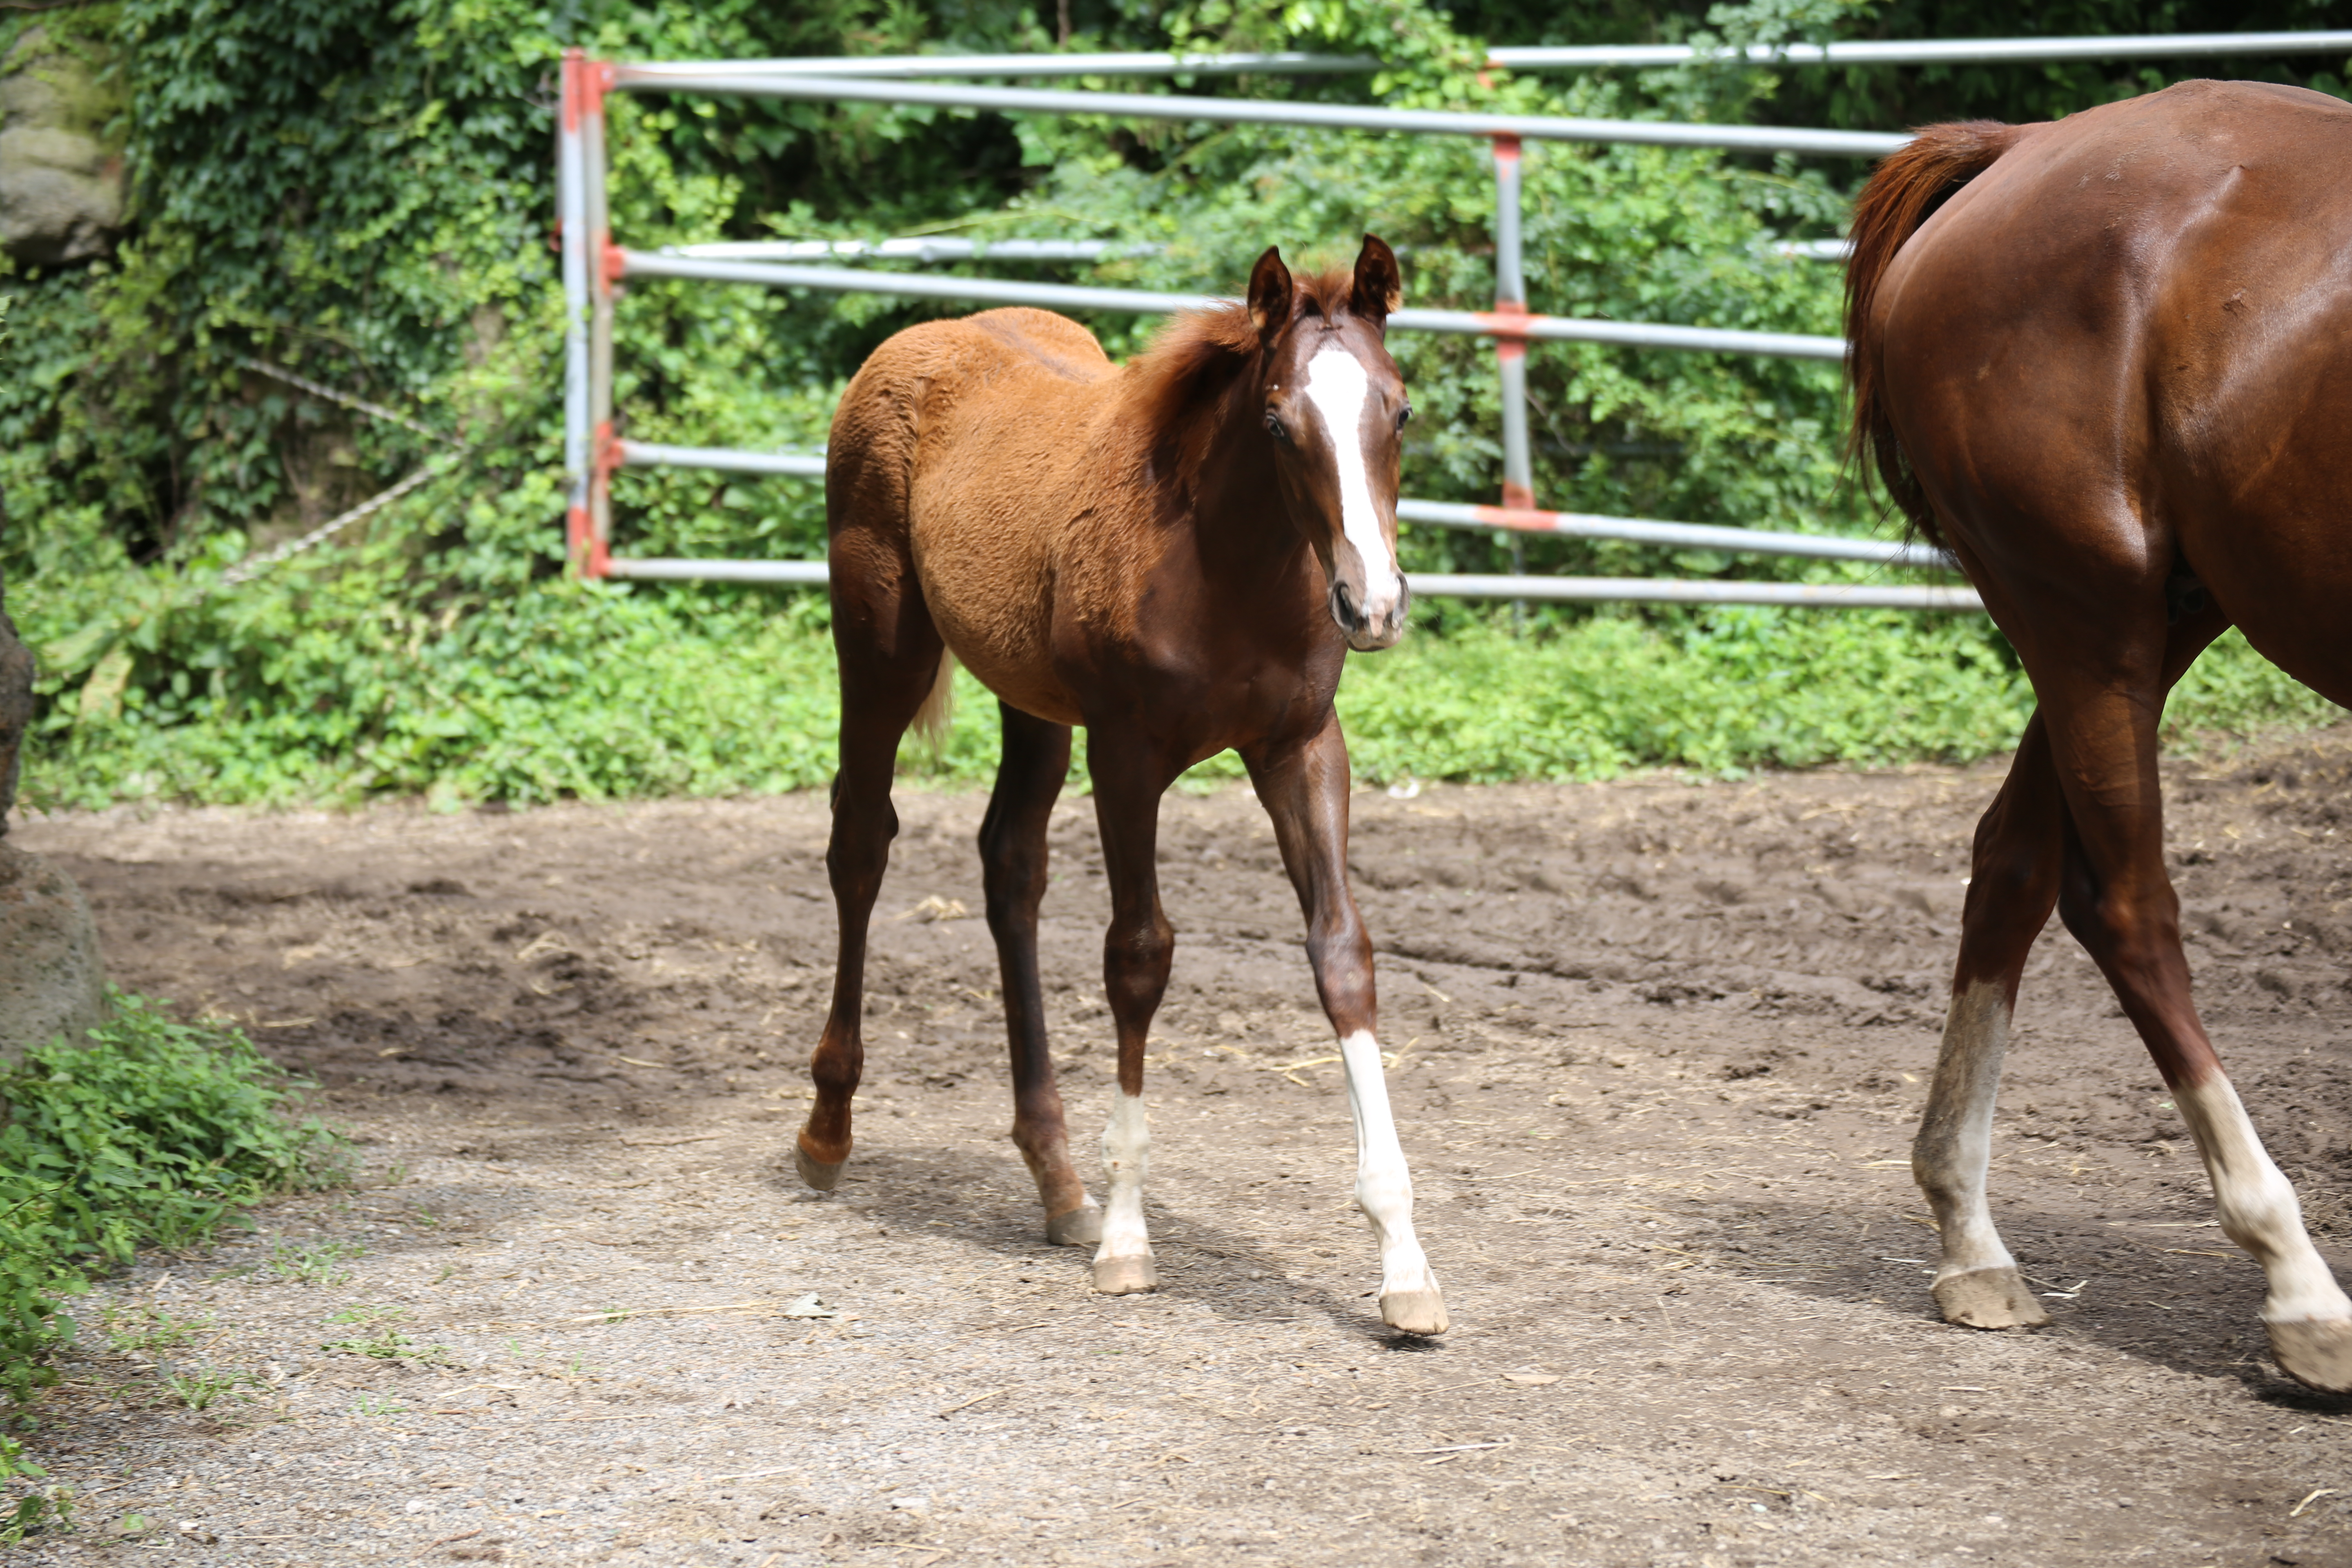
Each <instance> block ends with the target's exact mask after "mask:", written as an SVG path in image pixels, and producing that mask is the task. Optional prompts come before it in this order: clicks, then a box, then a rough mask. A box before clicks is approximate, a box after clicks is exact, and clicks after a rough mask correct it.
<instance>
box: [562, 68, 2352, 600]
mask: <svg viewBox="0 0 2352 1568" xmlns="http://www.w3.org/2000/svg"><path fill="white" fill-rule="evenodd" d="M2336 47H2344V48H2346V49H2347V51H2352V33H2301V34H2223V35H2184V36H2179V37H2172V38H2107V39H1989V40H1957V41H1948V42H1923V43H1901V44H1893V43H1889V44H1880V43H1861V44H1843V43H1841V44H1832V45H1827V46H1821V45H1781V46H1770V47H1766V46H1758V47H1756V48H1755V49H1751V50H1749V51H1748V58H1751V59H1756V60H1768V59H1769V60H1771V61H1775V62H1779V61H1786V62H1789V63H1829V64H1844V63H1855V64H1860V63H1929V62H1938V63H1940V62H1944V61H1959V60H2023V59H2071V58H2165V57H2172V58H2179V57H2183V56H2190V57H2193V56H2199V55H2214V54H2232V53H2234V54H2254V53H2284V52H2300V51H2310V50H2326V49H2334V48H2336ZM1689 58H1694V54H1693V51H1692V50H1691V49H1690V48H1689V47H1687V46H1658V47H1620V48H1604V49H1496V50H1493V51H1491V58H1490V60H1489V64H1490V65H1492V66H1495V67H1498V68H1513V69H1541V68H1589V67H1600V66H1612V65H1662V64H1671V63H1675V62H1676V61H1680V60H1686V59H1689ZM1377 63H1378V62H1375V61H1370V60H1364V59H1357V58H1338V57H1328V56H1312V55H1301V54H1286V55H1223V56H1205V57H1191V58H1184V57H1178V56H1173V55H1158V54H1130V55H1119V56H1106V55H1067V56H1051V55H1042V56H1002V55H1000V56H963V57H940V56H910V57H895V58H878V59H872V60H864V59H861V60H855V61H842V60H832V59H812V60H760V61H735V62H725V61H712V62H677V63H635V64H615V63H613V62H607V61H597V60H591V59H589V58H586V57H585V56H584V54H583V52H582V51H580V50H577V49H573V50H569V51H567V52H566V53H565V56H564V58H563V67H562V101H561V105H560V109H559V131H558V138H557V191H558V208H559V214H560V221H561V231H562V253H563V265H562V276H563V282H564V293H565V300H566V304H567V307H568V308H567V310H566V323H565V377H566V380H565V399H564V459H565V466H566V468H568V469H569V471H570V473H571V476H572V482H571V488H570V496H569V506H568V512H569V519H568V524H567V532H568V537H569V540H570V544H571V551H572V559H573V561H574V563H575V564H576V566H577V568H578V570H580V571H581V572H582V574H583V575H586V576H590V577H604V576H616V577H640V578H658V579H704V580H716V581H733V582H764V583H822V582H824V580H825V568H824V563H822V562H772V561H769V562H750V561H677V560H646V559H637V560H632V559H627V558H620V557H614V555H613V554H612V553H611V538H612V527H611V524H612V516H611V482H612V475H613V472H614V469H616V468H621V467H623V466H626V465H674V466H684V467H693V468H709V469H715V470H719V471H726V472H736V473H754V474H773V475H790V476H796V477H803V478H819V479H821V478H822V477H823V475H824V460H823V458H818V457H808V456H797V455H789V454H776V453H758V452H742V451H733V450H728V449H723V448H712V447H675V446H658V445H655V444H651V443H645V442H632V441H624V440H621V439H618V438H617V437H616V436H615V434H614V428H613V295H614V289H615V287H616V286H617V285H618V284H619V283H620V282H621V281H623V280H624V279H628V278H633V277H637V278H675V279H703V280H708V281H712V282H742V283H756V284H761V285H765V286H768V287H775V288H804V289H827V290H838V291H850V292H860V293H881V294H895V295H899V296H902V297H911V298H924V299H952V300H971V301H973V302H975V303H996V304H1014V303H1019V304H1034V305H1043V306H1048V307H1055V308H1060V309H1064V310H1133V311H1139V312H1148V313H1159V312H1164V311H1171V310H1190V309H1197V308H1200V307H1202V306H1204V305H1208V304H1211V303H1214V302H1217V301H1214V300H1212V299H1211V298H1209V297H1206V296H1198V295H1179V294H1160V293H1150V292H1147V291H1143V290H1138V289H1097V288H1087V287H1082V286H1072V285H1063V284H1044V283H1024V282H1018V281H1014V280H1011V279H961V278H959V279H943V278H926V277H921V276H917V275H909V274H903V273H871V272H866V271H863V270H859V269H853V268H827V267H810V266H789V265H776V264H774V263H770V262H763V261H757V260H750V259H738V258H733V257H728V256H723V255H722V256H713V255H710V254H709V248H715V247H696V248H697V249H698V251H701V252H702V254H698V255H694V256H682V255H675V254H665V255H653V254H649V253H646V252H642V251H632V250H626V249H623V248H622V247H618V246H616V245H614V243H613V242H612V237H611V233H610V222H609V218H608V216H607V207H606V174H605V158H604V97H605V95H606V94H607V93H608V92H611V91H614V90H649V91H687V92H698V93H720V94H726V95H729V96H746V97H778V98H788V99H803V100H820V101H861V102H878V103H919V104H929V105H935V106H940V107H951V108H968V109H990V110H1000V111H1011V112H1023V111H1026V112H1044V113H1073V112H1086V113H1112V114H1118V115H1122V116H1126V117H1133V118H1151V119H1163V120H1180V121H1209V122H1213V123H1226V124H1286V125H1302V126H1313V127H1318V128H1328V129H1346V130H1362V131H1381V132H1412V133H1420V134H1450V135H1472V136H1480V137H1484V138H1486V139H1487V140H1488V141H1489V142H1490V143H1491V145H1492V147H1493V151H1494V169H1495V177H1496V218H1495V241H1496V301H1495V308H1494V310H1492V311H1472V310H1416V309H1407V310H1399V311H1397V312H1396V313H1395V314H1393V315H1391V317H1390V319H1389V324H1390V325H1391V327H1394V328H1396V329H1398V330H1400V331H1440V332H1460V333H1469V334H1475V335H1478V336H1484V337H1488V338H1492V339H1493V340H1494V341H1495V345H1496V370H1497V374H1498V376H1499V378H1500V380H1501V383H1502V387H1501V391H1502V399H1501V403H1502V415H1503V475H1502V485H1501V499H1502V502H1503V504H1502V505H1501V506H1500V507H1483V506H1461V505H1454V504H1451V503H1444V502H1435V501H1418V500H1402V501H1401V502H1400V503H1399V506H1398V509H1397V513H1398V516H1399V518H1400V519H1401V520H1403V521H1413V522H1419V523H1425V524H1433V525H1437V526H1441V527H1466V528H1481V529H1502V530H1517V531H1534V532H1556V533H1564V534H1570V535H1572V536H1575V537H1580V538H1595V539H1619V540H1632V541H1637V542H1651V543H1663V544H1672V545H1677V546H1682V547H1687V548H1702V549H1711V550H1724V551H1731V552H1749V553H1778V554H1789V555H1801V556H1811V557H1815V558H1826V559H1843V560H1862V561H1869V562H1872V563H1876V564H1880V565H1885V566H1903V567H1929V568H1935V567H1942V568H1946V569H1948V568H1949V566H1950V562H1949V560H1948V557H1945V556H1943V555H1941V554H1940V553H1939V552H1934V551H1931V550H1927V549H1925V548H1923V547H1920V546H1916V545H1902V546H1897V545H1890V544H1886V543H1884V542H1873V541H1867V540H1857V539H1850V538H1841V537H1837V536H1816V535H1808V534H1789V533H1774V532H1767V531H1760V530H1748V529H1738V528H1723V527H1715V526H1710V525H1704V524H1692V523H1672V522H1661V521H1652V520H1648V519H1639V518H1609V517H1597V516H1591V515H1587V514H1577V513H1565V512H1550V511H1544V510H1538V509H1537V507H1536V505H1535V494H1534V482H1533V466H1532V457H1531V450H1530V442H1529V439H1528V420H1527V403H1526V384H1527V366H1526V353H1527V345H1528V342H1529V341H1531V340H1534V341H1544V342H1606V343H1616V344H1620V345H1622V346H1627V347H1642V348H1665V349H1680V350H1685V351H1696V352H1714V353H1759V354H1769V355H1776V356H1785V357H1791V358H1803V359H1820V360H1832V359H1840V358H1843V353H1844V347H1845V345H1844V343H1843V342H1842V341H1841V340H1839V339H1836V338H1831V337H1817V336H1809V335H1806V334H1801V333H1783V332H1752V331H1729V330H1716V329H1708V328H1696V327H1685V326H1676V325H1669V324H1662V323H1644V322H1623V321H1594V320H1588V319H1580V318H1575V317H1555V316H1540V315H1536V314H1534V313H1532V312H1530V311H1528V309H1527V289H1526V280H1525V276H1524V268H1523V265H1522V260H1521V252H1520V240H1519V210H1520V209H1519V164H1520V158H1521V147H1522V142H1523V141H1525V140H1528V139H1534V140H1556V141H1570V142H1604V143H1606V142H1615V143H1633V144H1643V145H1658V146H1682V147H1708V148H1722V149H1727V150H1734V151H1748V152H1767V151H1769V152H1801V153H1811V154H1815V155H1829V156H1848V157H1877V156H1883V155H1884V154H1885V153H1888V152H1891V151H1893V150H1894V149H1895V148H1896V147H1899V146H1901V145H1902V144H1903V143H1904V142H1906V141H1907V140H1908V138H1907V137H1904V136H1895V135H1886V134H1880V133H1873V132H1835V131H1813V130H1804V129H1792V128H1784V127H1761V126H1722V125H1685V124H1675V123H1670V122H1664V121H1607V120H1591V119H1570V118H1564V117H1549V116H1537V115H1486V114H1478V113H1473V112H1463V111H1452V110H1389V109H1381V108H1378V107H1370V106H1357V105H1343V104H1315V103H1286V102H1273V101H1266V100H1235V99H1201V98H1188V97H1179V96H1156V95H1150V94H1136V93H1108V92H1096V91H1086V92H1074V91H1054V90H1039V89H1017V88H1013V89H1009V88H989V87H971V86H962V85H940V84H936V83H929V82H919V81H908V80H901V79H893V78H907V77H917V76H963V77H970V76H998V77H1017V76H1048V75H1063V76H1066V75H1072V74H1087V75H1160V74H1234V73H1241V72H1263V73H1272V72H1281V73H1294V72H1296V73H1307V72H1336V71H1352V70H1363V69H1369V68H1374V67H1375V66H1376V65H1377ZM887 248H888V247H885V249H886V253H887ZM1039 248H1040V257H1041V258H1043V256H1044V255H1045V248H1044V247H1039ZM1054 248H1055V250H1058V249H1060V248H1062V247H1058V246H1057V247H1054ZM1068 248H1070V249H1072V250H1073V251H1075V250H1076V249H1077V248H1078V247H1076V246H1072V247H1068ZM1413 584H1414V587H1415V588H1416V589H1417V590H1419V591H1420V592H1423V593H1429V594H1438V595H1449V594H1450V595H1459V596H1464V597H1479V598H1513V599H1530V600H1531V599H1569V600H1601V599H1613V600H1642V601H1647V602H1663V603H1711V604H1775V605H1785V604H1814V605H1825V604H1835V605H1852V606H1855V607H1861V606H1865V605H1894V606H1899V607H1905V608H1920V609H1930V608H1932V609H1981V608H1982V605H1981V603H1980V602H1979V600H1978V598H1977V596H1976V595H1975V594H1974V593H1973V592H1971V591H1969V590H1968V589H1966V588H1955V587H1942V586H1928V587H1916V586H1894V585H1885V586H1880V585H1874V586H1867V587H1858V586H1851V585H1844V584H1821V585H1814V584H1771V583H1762V584H1758V583H1720V582H1688V581H1675V580H1671V579H1666V580H1645V579H1636V578H1558V577H1527V576H1503V577H1497V576H1483V575H1463V576H1452V575H1447V574H1417V575H1416V576H1415V578H1414V580H1413Z"/></svg>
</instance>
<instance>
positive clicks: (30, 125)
mask: <svg viewBox="0 0 2352 1568" xmlns="http://www.w3.org/2000/svg"><path fill="white" fill-rule="evenodd" d="M0 71H5V74H0V248H5V250H6V251H7V252H8V254H9V255H11V256H13V257H15V258H16V259H17V260H19V261H24V262H29V263H31V264H33V265H35V266H38V267H56V266H60V265H62V264H64V263H67V262H73V261H87V260H89V258H92V257H96V256H103V255H104V254H106V252H107V251H108V250H109V249H110V248H111V247H113V244H114V236H115V232H116V231H117V230H118V229H120V228H121V226H122V155H121V149H120V148H118V147H115V146H113V145H111V144H110V142H109V141H108V139H107V134H106V128H107V125H108V123H109V121H111V120H113V119H114V118H116V113H115V111H116V110H117V108H118V107H119V106H118V105H117V103H116V101H115V100H114V97H113V95H112V93H111V92H110V90H109V89H107V88H105V87H103V86H101V85H100V82H99V79H98V77H97V75H96V73H95V72H94V71H93V70H92V68H91V65H90V62H89V61H88V60H86V59H84V58H80V56H79V55H78V54H67V53H61V52H57V51H53V50H51V49H50V48H49V47H48V43H47V35H46V34H44V33H43V31H42V30H41V29H40V28H37V27H36V28H32V29H29V30H27V31H26V33H25V35H24V36H23V37H20V38H19V39H18V40H17V42H16V47H15V48H14V49H12V50H10V51H9V54H8V58H7V61H6V64H5V67H0Z"/></svg>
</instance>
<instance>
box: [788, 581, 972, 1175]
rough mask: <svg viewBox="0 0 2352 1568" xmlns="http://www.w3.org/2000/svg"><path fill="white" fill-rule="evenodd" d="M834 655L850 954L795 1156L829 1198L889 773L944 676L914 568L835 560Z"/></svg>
mask: <svg viewBox="0 0 2352 1568" xmlns="http://www.w3.org/2000/svg"><path fill="white" fill-rule="evenodd" d="M834 560H835V584H834V623H833V625H834V634H833V635H834V646H835V649H836V650H837V652H838V654H839V656H840V662H841V771H840V772H839V773H835V775H834V780H833V837H832V840H831V842H830V843H828V844H827V845H826V847H825V853H824V864H825V869H826V870H827V871H828V872H829V873H831V875H832V879H833V901H834V908H835V911H836V913H837V915H838V917H839V920H840V922H841V936H840V941H841V945H840V950H839V953H838V956H837V958H836V960H835V967H834V972H833V1009H832V1011H831V1012H830V1013H829V1014H827V1015H826V1017H825V1021H824V1036H823V1037H822V1038H820V1039H819V1040H818V1042H817V1047H816V1051H815V1053H814V1055H813V1056H811V1057H810V1058H809V1077H810V1079H812V1080H813V1081H814V1085H815V1088H816V1098H815V1101H814V1104H812V1105H811V1106H810V1107H809V1114H808V1123H807V1125H806V1126H804V1127H803V1128H802V1129H801V1135H800V1142H799V1143H798V1145H797V1147H796V1148H795V1150H794V1152H793V1162H794V1163H795V1164H796V1165H797V1166H798V1167H799V1169H800V1173H801V1180H803V1181H804V1182H806V1183H807V1184H809V1185H810V1186H812V1187H814V1188H816V1189H817V1190H818V1191H819V1192H831V1191H832V1190H833V1189H834V1187H835V1184H838V1183H839V1182H840V1180H841V1168H842V1166H843V1165H844V1164H845V1163H847V1162H848V1159H849V1141H850V1127H849V1101H850V1097H851V1096H852V1095H854V1094H856V1092H857V1080H858V1078H859V1076H860V1075H861V1074H862V1073H863V1071H864V1070H865V1066H866V1047H865V1036H864V1027H863V1024H864V1014H865V1005H866V928H867V925H868V923H869V922H870V921H871V920H872V918H873V914H874V900H875V898H876V897H877V895H878V894H879V893H880V892H881V890H882V873H883V871H884V870H885V869H886V868H887V867H888V865H889V862H890V840H891V839H892V838H894V837H897V836H898V813H897V812H896V811H894V810H893V809H892V808H891V805H890V775H891V773H892V771H893V770H894V768H895V766H896V764H897V762H898V738H899V737H900V736H901V735H904V734H905V733H906V732H907V726H908V724H910V723H912V722H913V721H914V718H915V713H916V711H917V710H919V708H921V706H922V704H923V699H924V698H925V697H927V696H929V694H930V689H931V686H932V683H933V682H934V681H935V680H936V679H938V678H939V676H940V652H941V645H940V634H939V632H938V630H937V628H935V627H934V626H932V625H931V619H930V616H929V612H928V611H926V610H925V609H924V607H923V605H922V601H921V593H920V590H919V589H918V588H917V587H916V585H915V584H914V581H913V574H912V572H911V570H908V569H906V568H904V567H903V566H902V567H901V569H900V570H899V571H898V573H896V574H891V575H890V576H889V577H888V579H887V581H886V582H883V583H881V584H876V583H875V582H874V581H873V580H872V574H871V568H870V567H869V568H868V569H867V574H860V575H859V576H858V577H856V579H855V580H853V579H852V574H851V573H850V571H848V570H846V569H845V554H844V552H842V551H841V550H840V549H839V548H837V547H836V548H835V552H834Z"/></svg>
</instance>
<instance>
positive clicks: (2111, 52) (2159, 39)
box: [959, 32, 2352, 74]
mask: <svg viewBox="0 0 2352 1568" xmlns="http://www.w3.org/2000/svg"><path fill="white" fill-rule="evenodd" d="M2339 53H2340V54H2346V55H2352V32H2333V33H2330V32H2295V33H2170V34H2158V35H2153V36H2147V35H2142V36H2134V37H2112V38H2099V37H2092V38H1932V39H1927V38H1917V39H1891V38H1889V39H1881V38H1853V39H1840V40H1838V41H1836V42H1833V43H1827V44H1796V43H1790V44H1750V45H1749V46H1748V47H1747V48H1746V49H1745V50H1738V49H1727V50H1711V51H1706V58H1716V59H1721V58H1727V57H1728V58H1733V59H1737V58H1739V57H1740V56H1741V55H1742V54H1745V56H1746V57H1747V58H1748V62H1749V63H1750V64H1754V65H1792V66H1948V65H2026V64H2032V63H2034V62H2037V61H2045V60H2166V59H2216V58H2226V57H2230V56H2238V57H2243V56H2247V55H2309V54H2339ZM1698 58H1702V52H1701V51H1700V50H1698V49H1696V48H1694V47H1692V46H1690V45H1688V44H1602V45H1599V46H1597V47H1562V48H1552V47H1540V46H1537V47H1525V48H1501V49H1489V50H1487V51H1486V63H1487V64H1488V65H1489V66H1492V67H1497V68H1502V69H1505V70H1521V71H1539V70H1592V69H1598V68H1608V67H1612V66H1634V67H1640V66H1678V65H1685V64H1687V63H1689V62H1690V61H1692V60H1695V59H1698ZM1333 68H1334V69H1337V68H1339V67H1336V66H1335V67H1333ZM959 74H960V73H959Z"/></svg>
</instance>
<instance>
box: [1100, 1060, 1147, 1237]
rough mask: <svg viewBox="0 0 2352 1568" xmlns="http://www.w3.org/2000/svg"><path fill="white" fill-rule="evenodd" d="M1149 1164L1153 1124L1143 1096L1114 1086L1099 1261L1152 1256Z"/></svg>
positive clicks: (1106, 1133)
mask: <svg viewBox="0 0 2352 1568" xmlns="http://www.w3.org/2000/svg"><path fill="white" fill-rule="evenodd" d="M1150 1165H1151V1127H1150V1123H1149V1122H1148V1121H1146V1120H1145V1118H1144V1114H1143V1097H1142V1096H1141V1095H1139V1094H1129V1093H1128V1092H1126V1091H1125V1090H1124V1089H1113V1090H1111V1097H1110V1124H1109V1125H1108V1126H1107V1127H1105V1128H1104V1129H1103V1171H1104V1173H1105V1174H1106V1175H1107V1176H1108V1179H1109V1183H1110V1205H1109V1206H1108V1208H1106V1209H1104V1210H1103V1222H1102V1246H1101V1247H1098V1248H1097V1250H1096V1252H1095V1261H1096V1262H1097V1263H1103V1262H1106V1261H1108V1260H1109V1259H1111V1258H1149V1257H1150V1256H1151V1238H1150V1236H1149V1235H1147V1234H1146V1233H1145V1230H1144V1226H1143V1178H1144V1175H1145V1173H1147V1172H1148V1171H1149V1170H1150Z"/></svg>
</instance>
